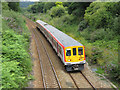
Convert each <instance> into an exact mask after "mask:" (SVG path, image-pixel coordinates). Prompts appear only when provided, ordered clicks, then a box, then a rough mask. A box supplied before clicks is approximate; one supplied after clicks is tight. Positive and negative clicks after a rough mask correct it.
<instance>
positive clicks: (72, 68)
mask: <svg viewBox="0 0 120 90" xmlns="http://www.w3.org/2000/svg"><path fill="white" fill-rule="evenodd" d="M65 69H66V71H67V72H70V71H82V70H83V69H84V64H72V65H65Z"/></svg>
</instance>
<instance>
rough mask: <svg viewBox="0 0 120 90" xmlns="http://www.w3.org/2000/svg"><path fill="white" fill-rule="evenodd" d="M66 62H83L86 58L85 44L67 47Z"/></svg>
mask: <svg viewBox="0 0 120 90" xmlns="http://www.w3.org/2000/svg"><path fill="white" fill-rule="evenodd" d="M65 59H66V62H81V61H84V60H85V48H84V46H72V47H66V48H65Z"/></svg>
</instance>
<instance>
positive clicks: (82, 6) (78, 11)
mask: <svg viewBox="0 0 120 90" xmlns="http://www.w3.org/2000/svg"><path fill="white" fill-rule="evenodd" d="M89 5H90V2H73V3H71V4H70V5H69V6H68V13H69V14H73V15H74V16H76V17H80V16H84V13H85V10H86V8H87V7H88V6H89Z"/></svg>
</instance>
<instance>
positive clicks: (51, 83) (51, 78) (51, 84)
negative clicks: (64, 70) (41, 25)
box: [29, 21, 61, 88]
mask: <svg viewBox="0 0 120 90" xmlns="http://www.w3.org/2000/svg"><path fill="white" fill-rule="evenodd" d="M29 22H30V21H29ZM29 24H30V25H31V26H32V27H31V28H32V30H31V32H32V33H33V36H34V39H35V42H36V45H37V51H38V54H39V60H40V65H41V72H42V78H43V86H44V88H61V85H60V82H59V80H58V78H57V75H56V72H55V69H54V67H53V64H52V62H51V60H50V58H49V55H48V53H47V50H46V48H45V47H44V43H43V42H42V40H41V39H40V37H39V35H38V33H37V31H36V30H35V28H34V26H33V25H32V24H31V23H29ZM39 47H40V48H39ZM41 51H42V52H41ZM40 53H44V56H42V55H41V54H40Z"/></svg>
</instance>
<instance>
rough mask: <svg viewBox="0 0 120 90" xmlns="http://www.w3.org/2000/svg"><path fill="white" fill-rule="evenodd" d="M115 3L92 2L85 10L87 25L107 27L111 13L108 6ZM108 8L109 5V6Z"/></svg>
mask: <svg viewBox="0 0 120 90" xmlns="http://www.w3.org/2000/svg"><path fill="white" fill-rule="evenodd" d="M114 4H115V3H107V2H106V3H103V2H102V3H98V2H93V3H91V4H90V6H89V7H88V8H87V10H86V11H85V17H84V18H85V20H87V21H88V23H89V25H90V26H92V27H95V28H101V27H102V28H103V27H107V26H108V25H109V24H110V25H111V24H112V22H111V21H112V19H113V16H112V15H113V14H112V13H111V12H110V10H108V8H107V7H108V6H111V7H112V6H113V5H114ZM109 8H110V7H109Z"/></svg>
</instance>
